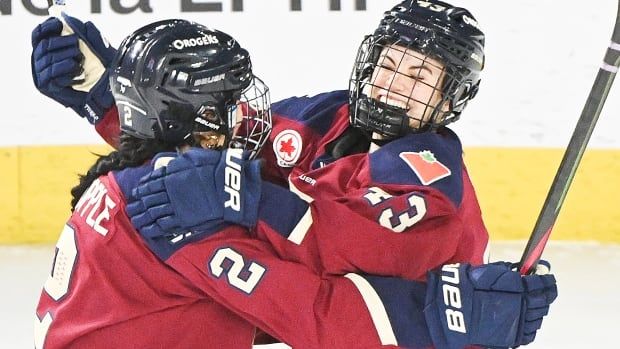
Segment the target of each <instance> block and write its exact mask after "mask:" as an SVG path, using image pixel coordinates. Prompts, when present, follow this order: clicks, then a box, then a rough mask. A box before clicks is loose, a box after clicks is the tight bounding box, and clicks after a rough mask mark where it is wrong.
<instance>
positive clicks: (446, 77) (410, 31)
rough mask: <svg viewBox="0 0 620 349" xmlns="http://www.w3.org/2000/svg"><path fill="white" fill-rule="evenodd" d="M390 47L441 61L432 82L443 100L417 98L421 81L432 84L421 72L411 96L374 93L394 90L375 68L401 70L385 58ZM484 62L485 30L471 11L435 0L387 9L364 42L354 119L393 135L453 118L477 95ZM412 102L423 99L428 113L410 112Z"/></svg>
mask: <svg viewBox="0 0 620 349" xmlns="http://www.w3.org/2000/svg"><path fill="white" fill-rule="evenodd" d="M386 48H389V49H394V50H401V51H400V52H401V53H402V54H401V56H403V57H405V56H406V55H407V54H410V53H408V52H410V51H409V50H413V51H416V52H418V53H420V54H421V56H423V57H425V58H418V59H419V60H420V62H421V63H422V64H424V63H426V62H427V61H432V60H434V61H438V62H439V63H441V65H442V67H441V69H442V73H441V74H442V76H443V77H442V78H441V79H440V80H439V81H438V82H437V85H433V86H431V87H432V88H433V89H435V90H436V94H437V97H438V99H439V101H438V103H436V104H432V103H429V101H420V100H416V99H415V97H413V95H414V91H415V87H416V85H418V84H419V85H420V86H421V85H422V84H428V83H425V82H424V81H423V80H424V79H419V78H418V77H419V73H418V76H409V78H410V79H412V81H413V82H412V86H411V89H409V90H408V92H407V94H408V95H404V94H402V93H401V94H400V96H398V97H396V94H398V92H394V91H391V90H390V91H389V93H391V94H392V95H393V96H395V99H398V100H399V101H400V103H396V102H390V101H387V100H383V101H380V100H376V99H373V98H371V96H370V93H369V91H371V90H372V89H383V90H384V91H388V90H389V87H387V88H386V87H385V86H380V85H378V84H376V81H375V76H374V75H373V73H374V72H375V70H376V68H382V69H391V73H392V74H401V73H400V72H399V69H398V67H397V66H396V67H387V68H386V67H385V64H384V62H383V61H382V59H380V56H381V53H382V51H383V50H385V49H386ZM426 57H428V58H426ZM400 62H402V58H401V60H400ZM400 62H396V65H398V64H400ZM483 66H484V34H483V33H482V31H481V30H480V28H479V27H478V23H477V22H476V20H475V18H474V17H473V16H472V15H471V13H469V11H467V10H466V9H463V8H459V7H454V6H452V5H450V4H447V3H444V2H440V1H436V0H429V1H419V0H408V1H403V2H402V3H400V4H399V5H396V6H395V7H394V8H392V9H391V10H390V11H387V12H385V13H384V16H383V18H382V19H381V22H380V24H379V26H378V28H377V29H376V31H375V32H374V34H372V35H369V36H367V37H366V38H365V39H364V40H363V42H362V44H361V45H360V48H359V50H358V54H357V57H356V61H355V65H354V67H353V71H352V73H351V78H350V84H349V98H350V117H351V123H352V124H353V125H354V126H356V127H359V128H361V129H363V130H365V131H368V132H370V133H377V134H379V135H381V136H382V137H384V138H388V139H391V138H394V137H398V136H402V135H404V134H407V133H410V132H423V131H427V130H432V129H436V128H438V127H440V126H442V125H446V124H449V123H451V122H454V121H456V120H457V119H458V118H459V116H460V114H461V112H462V111H463V109H464V108H465V106H466V104H467V102H468V101H469V100H470V99H472V98H474V96H475V95H476V93H477V91H478V86H479V84H480V72H481V71H482V69H483ZM385 93H387V92H385ZM385 93H384V94H385ZM412 101H414V102H412ZM411 103H420V104H423V105H424V114H423V115H422V116H417V117H416V116H412V115H410V114H408V110H409V108H408V107H407V106H406V105H410V104H411ZM412 119H416V120H417V121H416V122H412ZM412 124H413V126H412Z"/></svg>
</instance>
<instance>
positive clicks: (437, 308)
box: [424, 261, 557, 349]
mask: <svg viewBox="0 0 620 349" xmlns="http://www.w3.org/2000/svg"><path fill="white" fill-rule="evenodd" d="M541 263H546V264H547V265H548V263H547V262H545V261H541ZM547 270H548V269H547ZM556 297H557V287H556V281H555V277H554V276H553V275H551V274H547V275H526V276H522V275H521V274H519V273H518V272H517V271H516V265H514V264H511V263H507V262H497V263H491V264H486V265H481V266H477V267H473V266H471V265H469V264H452V265H445V266H443V267H442V269H441V270H440V271H436V272H430V273H429V274H428V291H427V294H426V302H425V309H424V315H425V317H426V321H427V324H428V328H429V331H430V334H431V338H432V339H433V343H434V344H435V347H436V348H450V349H453V348H464V347H466V346H468V345H480V346H484V347H489V348H509V347H510V348H513V347H518V346H520V345H525V344H528V343H531V342H532V341H533V340H534V338H535V336H536V331H537V330H538V329H539V328H540V326H541V324H542V319H543V317H544V316H545V315H547V313H548V312H549V306H550V304H551V303H553V301H554V300H555V298H556Z"/></svg>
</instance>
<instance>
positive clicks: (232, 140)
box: [110, 19, 271, 155]
mask: <svg viewBox="0 0 620 349" xmlns="http://www.w3.org/2000/svg"><path fill="white" fill-rule="evenodd" d="M110 70H111V72H110V86H111V87H112V93H113V95H114V98H115V100H116V104H117V107H118V110H119V117H120V125H121V130H123V131H125V132H127V133H129V134H131V135H134V136H136V137H139V138H143V139H149V138H157V139H162V140H164V141H166V142H168V143H171V144H174V145H180V144H190V145H194V143H195V142H194V141H193V140H192V139H193V137H192V134H195V133H196V132H202V133H209V134H217V135H222V136H224V137H225V141H224V143H225V144H222V145H224V146H231V147H238V148H245V149H247V150H249V151H251V152H252V153H253V155H255V154H256V153H257V152H258V151H259V150H260V147H261V146H262V145H263V144H264V142H265V141H266V139H267V137H268V136H269V133H270V131H271V109H270V101H269V90H268V88H267V87H266V86H265V85H264V84H263V82H262V81H261V80H260V79H259V78H258V77H256V76H254V75H253V73H252V64H251V61H250V55H249V53H248V51H246V50H245V49H243V48H242V47H241V46H240V45H239V44H238V43H237V41H236V40H235V39H233V38H232V37H231V36H229V35H228V34H226V33H223V32H220V31H217V30H213V29H210V28H207V27H205V26H203V25H201V24H197V23H194V22H189V21H185V20H180V19H173V20H164V21H160V22H155V23H152V24H149V25H146V26H144V27H142V28H140V29H138V30H137V31H135V32H134V33H133V34H131V35H130V36H128V37H127V38H126V39H125V40H124V41H123V42H122V44H121V46H120V48H119V50H118V52H117V54H116V56H115V59H114V61H113V63H112V67H111V69H110ZM224 137H222V138H224Z"/></svg>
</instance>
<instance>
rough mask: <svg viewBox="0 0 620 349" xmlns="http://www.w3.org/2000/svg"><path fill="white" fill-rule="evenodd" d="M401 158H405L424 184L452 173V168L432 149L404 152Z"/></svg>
mask: <svg viewBox="0 0 620 349" xmlns="http://www.w3.org/2000/svg"><path fill="white" fill-rule="evenodd" d="M400 158H401V159H403V160H405V162H406V163H407V165H409V167H411V169H412V170H413V172H415V174H416V175H417V176H418V178H419V179H420V182H422V184H424V185H429V184H432V183H434V182H437V181H438V180H440V179H442V178H446V177H448V176H450V175H451V174H452V172H451V171H450V169H449V168H448V167H447V166H446V165H444V164H442V163H441V162H439V161H438V160H437V158H435V154H433V152H431V151H430V150H423V151H420V152H402V153H400Z"/></svg>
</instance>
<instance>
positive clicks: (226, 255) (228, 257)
mask: <svg viewBox="0 0 620 349" xmlns="http://www.w3.org/2000/svg"><path fill="white" fill-rule="evenodd" d="M124 120H125V121H126V119H124ZM192 154H193V153H192ZM192 156H193V155H188V157H189V158H190V159H192ZM203 156H205V155H200V154H196V158H197V159H199V161H202V160H204V158H203ZM209 156H212V155H209ZM175 238H179V236H176V237H175ZM183 239H184V237H183V236H181V237H180V238H179V241H181V240H183ZM207 240H209V241H213V240H212V239H207ZM207 240H205V241H207ZM186 241H187V240H186ZM216 241H217V240H216ZM200 245H202V248H201V249H199V250H200V253H207V252H205V251H209V249H208V248H205V246H208V245H209V243H208V242H204V241H201V242H200V243H199V244H195V245H194V244H192V245H188V247H187V248H186V249H185V251H191V250H192V247H194V246H200ZM177 246H184V244H179V245H177ZM157 248H158V247H157V246H156V247H155V250H157ZM211 251H213V249H211ZM216 251H218V252H219V251H222V250H221V249H217V250H216ZM223 251H224V252H222V253H224V255H221V254H218V253H217V252H216V253H215V254H214V255H213V256H214V257H215V256H218V255H219V256H220V258H223V259H222V261H226V260H228V261H230V260H232V261H237V262H238V261H239V258H238V255H236V254H234V253H232V252H231V251H230V250H226V249H224V250H223ZM158 252H161V251H158ZM188 253H189V252H188ZM231 253H232V254H231ZM190 254H191V253H190ZM178 255H179V256H183V255H184V254H182V253H179V254H178ZM160 256H161V254H160ZM222 256H223V257H222ZM231 256H232V257H231ZM235 256H236V257H235ZM198 258H199V259H200V257H198ZM179 259H180V260H182V258H178V259H177V261H178V260H179ZM241 261H242V262H241V263H242V264H243V259H241ZM171 263H172V262H171ZM233 264H235V263H233ZM237 264H238V263H237ZM248 265H250V266H252V265H254V264H253V263H248ZM257 265H258V264H257ZM180 268H181V269H183V267H180ZM216 269H217V268H216ZM229 270H233V269H229ZM269 270H274V269H272V268H270V269H269ZM275 270H278V269H277V268H275ZM464 270H465V269H464ZM508 271H509V269H507V270H504V272H508ZM221 273H222V272H220V275H222V274H221ZM227 273H228V272H227ZM272 275H273V274H272ZM278 275H279V274H278ZM295 275H299V273H295ZM507 275H510V274H509V273H508V274H507ZM233 276H234V275H233ZM230 279H231V276H230V275H229V278H228V280H230ZM233 280H235V279H234V278H233ZM273 280H277V278H276V279H274V278H270V279H266V278H265V283H267V284H269V282H273ZM193 281H194V282H196V283H197V284H201V283H200V280H193ZM207 281H208V280H207ZM245 281H247V280H245ZM268 281H269V282H268ZM401 281H402V280H401ZM237 282H239V281H238V280H237ZM265 283H263V284H262V285H265ZM233 284H234V283H233ZM299 284H300V285H302V284H303V283H301V282H299ZM237 285H239V284H237ZM276 285H277V283H276ZM356 285H357V284H356ZM205 287H206V286H205ZM244 287H245V286H244ZM265 287H266V286H263V288H262V289H261V290H264V289H265ZM304 289H306V290H307V288H304ZM220 291H221V292H225V290H220ZM229 291H230V290H229ZM232 291H233V292H234V291H235V290H234V289H233V290H232ZM237 291H238V290H237ZM253 296H254V295H253ZM263 296H264V295H263ZM258 298H260V297H258ZM267 310H269V309H267ZM237 311H239V310H237ZM243 311H248V309H243ZM263 313H264V312H263ZM267 313H268V311H267ZM268 316H269V314H268ZM270 316H271V317H274V314H271V315H270ZM541 316H542V315H541ZM276 317H277V315H276ZM284 319H288V318H284ZM284 319H281V321H284ZM287 322H288V321H287ZM268 326H269V325H268V324H266V325H265V328H270V327H268ZM271 326H272V328H273V325H271ZM272 332H273V333H277V335H278V336H279V337H280V338H286V337H287V336H286V334H283V333H278V331H277V330H273V331H272ZM409 332H411V331H409ZM413 332H415V331H413ZM414 337H415V336H414ZM416 338H417V340H420V341H421V342H416V343H423V342H424V341H423V339H424V337H423V336H418V337H416ZM312 340H316V339H312ZM291 341H292V343H295V340H294V339H292V340H291ZM311 343H312V342H311ZM314 343H316V342H314ZM322 343H331V342H322ZM359 343H361V342H359ZM405 343H407V342H406V341H405ZM467 343H469V342H467ZM304 344H308V343H304ZM308 345H309V344H308Z"/></svg>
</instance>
